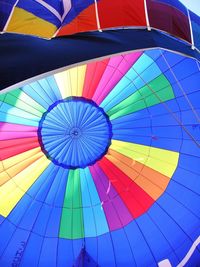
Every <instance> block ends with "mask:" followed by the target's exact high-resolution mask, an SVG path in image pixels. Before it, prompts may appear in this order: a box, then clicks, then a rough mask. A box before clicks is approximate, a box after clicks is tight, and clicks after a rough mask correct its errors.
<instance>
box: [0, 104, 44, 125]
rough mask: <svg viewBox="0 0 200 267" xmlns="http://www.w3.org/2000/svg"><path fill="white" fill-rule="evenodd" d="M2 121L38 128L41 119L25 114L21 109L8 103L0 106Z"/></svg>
mask: <svg viewBox="0 0 200 267" xmlns="http://www.w3.org/2000/svg"><path fill="white" fill-rule="evenodd" d="M0 105H1V110H0V121H2V122H10V123H16V121H17V122H18V124H24V125H29V126H36V127H37V126H38V123H39V120H40V118H39V117H37V116H35V115H33V114H30V113H28V112H25V111H23V110H21V109H18V108H15V107H13V106H11V105H9V104H7V103H3V104H0Z"/></svg>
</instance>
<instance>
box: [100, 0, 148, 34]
mask: <svg viewBox="0 0 200 267" xmlns="http://www.w3.org/2000/svg"><path fill="white" fill-rule="evenodd" d="M98 11H99V20H100V25H101V28H105V29H106V28H113V27H121V26H145V25H146V18H145V10H144V0H134V1H133V0H114V1H110V0H100V1H98Z"/></svg>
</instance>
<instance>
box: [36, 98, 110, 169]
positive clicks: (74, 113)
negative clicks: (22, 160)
mask: <svg viewBox="0 0 200 267" xmlns="http://www.w3.org/2000/svg"><path fill="white" fill-rule="evenodd" d="M38 137H39V142H40V145H41V148H42V151H43V152H44V153H45V155H46V156H47V157H48V158H49V159H50V160H51V161H52V162H54V163H55V164H56V165H59V166H61V167H63V168H68V169H76V168H85V167H87V166H90V165H93V164H94V163H95V162H96V161H98V160H99V159H101V158H102V157H103V156H104V155H105V154H106V153H107V151H108V148H109V146H110V144H111V138H112V125H111V122H110V120H109V117H108V115H107V114H106V113H105V112H104V110H103V109H102V108H101V107H99V106H98V105H97V104H96V103H95V102H93V101H92V100H89V99H86V98H83V97H68V98H66V99H64V100H59V101H56V102H55V103H53V104H52V105H51V106H50V107H49V109H48V110H47V111H46V112H45V113H44V114H43V116H42V118H41V120H40V122H39V128H38Z"/></svg>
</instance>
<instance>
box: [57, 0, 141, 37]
mask: <svg viewBox="0 0 200 267" xmlns="http://www.w3.org/2000/svg"><path fill="white" fill-rule="evenodd" d="M98 13H99V20H100V26H101V28H102V29H107V28H115V27H124V26H136V27H138V26H145V25H146V18H145V11H144V1H143V0H114V1H111V0H99V1H98ZM94 30H97V22H96V12H95V5H94V4H93V5H90V6H89V7H88V8H86V9H85V10H83V11H82V12H81V13H80V14H79V15H78V16H77V17H76V18H75V19H74V20H73V21H72V22H70V23H69V24H67V25H65V26H64V27H62V28H61V29H60V31H59V32H58V34H57V36H62V35H68V34H74V33H77V32H86V31H94Z"/></svg>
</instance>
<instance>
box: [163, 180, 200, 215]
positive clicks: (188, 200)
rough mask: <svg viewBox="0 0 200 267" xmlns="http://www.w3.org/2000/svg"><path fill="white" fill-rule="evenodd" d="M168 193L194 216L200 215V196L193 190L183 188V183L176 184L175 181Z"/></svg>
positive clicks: (169, 187) (170, 185)
mask: <svg viewBox="0 0 200 267" xmlns="http://www.w3.org/2000/svg"><path fill="white" fill-rule="evenodd" d="M167 192H168V193H170V195H171V196H172V197H173V198H174V199H176V201H178V202H179V203H182V204H183V205H184V206H185V207H186V208H187V209H188V210H190V211H191V212H192V213H193V214H199V213H200V206H199V200H200V196H199V195H198V194H196V193H194V192H193V191H191V189H189V188H187V187H185V186H183V185H182V184H181V183H180V184H178V183H177V182H174V181H173V179H172V181H171V182H170V184H169V186H168V188H167Z"/></svg>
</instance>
